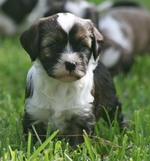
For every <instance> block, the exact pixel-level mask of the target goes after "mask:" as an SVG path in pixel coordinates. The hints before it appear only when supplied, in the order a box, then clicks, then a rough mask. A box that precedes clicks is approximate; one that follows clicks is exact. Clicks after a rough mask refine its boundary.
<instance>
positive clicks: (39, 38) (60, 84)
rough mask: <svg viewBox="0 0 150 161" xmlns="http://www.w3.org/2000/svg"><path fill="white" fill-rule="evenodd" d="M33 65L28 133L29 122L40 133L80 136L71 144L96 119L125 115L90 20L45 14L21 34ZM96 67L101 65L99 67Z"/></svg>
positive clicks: (28, 91) (26, 119) (25, 124)
mask: <svg viewBox="0 0 150 161" xmlns="http://www.w3.org/2000/svg"><path fill="white" fill-rule="evenodd" d="M20 41H21V44H22V46H23V48H24V49H25V50H26V51H27V52H28V54H29V56H30V57H31V60H32V61H35V63H34V65H33V66H32V67H31V69H30V70H29V72H28V76H27V85H26V98H25V114H24V117H23V130H24V134H28V129H31V125H35V128H36V131H37V133H38V134H39V135H40V136H41V139H43V140H44V139H45V138H42V136H43V135H45V134H46V128H47V125H48V123H50V124H51V129H52V131H55V130H57V129H59V133H60V134H63V135H72V134H74V135H76V136H75V137H70V138H69V143H70V145H72V146H76V145H77V144H80V143H82V142H83V137H82V136H81V135H82V134H83V130H86V132H87V134H89V135H90V134H92V132H93V128H94V121H95V119H97V120H98V119H99V118H100V117H103V118H104V119H105V120H106V121H108V120H107V117H106V114H105V112H104V109H103V108H104V107H105V108H106V109H107V110H108V114H109V116H110V119H111V120H113V119H114V115H115V111H116V108H117V107H118V115H117V119H118V122H119V124H120V126H121V123H122V122H123V115H122V113H121V103H120V102H119V100H118V97H117V95H116V91H115V88H114V84H113V81H112V78H111V76H110V74H109V72H108V71H107V69H106V68H105V67H104V66H103V65H102V64H101V63H100V62H99V61H98V57H99V54H100V51H101V48H102V44H103V37H102V35H101V34H100V33H99V32H98V31H97V29H96V28H95V27H94V25H93V23H92V22H91V21H90V20H85V19H81V18H79V17H76V16H74V15H73V14H69V13H65V14H63V13H62V14H56V15H53V16H51V17H48V18H43V19H40V20H39V21H37V22H36V23H35V24H33V25H32V26H31V27H30V28H29V29H28V30H26V31H25V32H24V33H23V34H22V35H21V38H20ZM96 66H97V67H96Z"/></svg>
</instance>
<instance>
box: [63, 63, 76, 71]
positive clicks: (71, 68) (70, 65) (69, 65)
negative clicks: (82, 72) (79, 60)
mask: <svg viewBox="0 0 150 161" xmlns="http://www.w3.org/2000/svg"><path fill="white" fill-rule="evenodd" d="M76 65H77V64H76V62H68V61H66V62H65V67H66V70H68V71H69V73H71V72H72V71H74V70H75V69H76Z"/></svg>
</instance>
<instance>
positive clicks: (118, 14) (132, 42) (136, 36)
mask: <svg viewBox="0 0 150 161" xmlns="http://www.w3.org/2000/svg"><path fill="white" fill-rule="evenodd" d="M110 6H112V7H110ZM110 6H109V9H108V10H107V11H106V12H105V13H103V14H101V15H100V19H99V31H100V32H101V33H102V35H103V36H104V38H105V46H104V50H103V53H102V54H101V58H100V59H101V61H102V62H103V63H104V65H105V66H106V67H107V68H108V69H109V70H110V72H111V74H112V75H113V76H114V75H116V74H117V73H119V72H120V71H124V72H128V71H129V70H130V68H131V66H132V64H133V62H134V57H135V55H136V54H142V53H145V52H149V51H150V45H149V44H150V13H149V12H148V11H147V10H146V9H145V8H144V7H142V6H141V5H140V4H138V3H135V2H130V1H119V2H114V3H111V5H110ZM99 8H100V7H99Z"/></svg>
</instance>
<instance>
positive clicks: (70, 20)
mask: <svg viewBox="0 0 150 161" xmlns="http://www.w3.org/2000/svg"><path fill="white" fill-rule="evenodd" d="M58 15H59V17H58V19H57V21H58V22H59V24H60V25H61V27H62V28H63V29H64V31H66V32H67V33H69V31H70V29H71V28H72V26H73V25H74V23H75V15H73V14H71V13H59V14H58Z"/></svg>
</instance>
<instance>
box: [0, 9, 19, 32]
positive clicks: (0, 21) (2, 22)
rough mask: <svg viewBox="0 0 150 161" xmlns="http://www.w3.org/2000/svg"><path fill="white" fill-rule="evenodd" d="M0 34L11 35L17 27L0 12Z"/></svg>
mask: <svg viewBox="0 0 150 161" xmlns="http://www.w3.org/2000/svg"><path fill="white" fill-rule="evenodd" d="M0 30H1V31H0V32H1V33H2V34H4V35H13V34H15V33H16V32H17V25H16V24H15V22H14V21H13V20H12V19H11V18H10V17H8V16H7V15H5V14H3V13H2V12H0Z"/></svg>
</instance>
